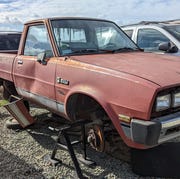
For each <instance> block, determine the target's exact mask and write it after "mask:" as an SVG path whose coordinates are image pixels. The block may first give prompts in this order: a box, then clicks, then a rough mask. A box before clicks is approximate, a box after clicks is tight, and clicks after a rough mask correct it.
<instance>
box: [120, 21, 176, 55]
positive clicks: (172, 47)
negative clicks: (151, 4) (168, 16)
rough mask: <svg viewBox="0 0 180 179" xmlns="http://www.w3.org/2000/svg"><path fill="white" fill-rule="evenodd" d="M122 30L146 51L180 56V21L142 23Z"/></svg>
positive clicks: (127, 26)
mask: <svg viewBox="0 0 180 179" xmlns="http://www.w3.org/2000/svg"><path fill="white" fill-rule="evenodd" d="M121 28H122V30H123V31H124V32H125V33H126V34H127V35H128V36H129V37H130V38H131V39H132V40H133V41H134V42H135V43H136V44H137V45H138V46H139V47H140V48H141V49H144V51H147V52H156V53H171V54H173V55H178V56H179V55H180V20H174V21H164V22H140V23H139V24H133V25H126V26H122V27H121Z"/></svg>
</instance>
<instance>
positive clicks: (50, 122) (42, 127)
mask: <svg viewBox="0 0 180 179" xmlns="http://www.w3.org/2000/svg"><path fill="white" fill-rule="evenodd" d="M48 115H49V113H48V112H46V113H42V114H40V115H36V118H37V121H36V123H35V124H34V125H33V126H30V127H29V128H28V130H27V131H28V133H29V135H31V136H32V137H33V138H34V140H35V141H36V142H38V143H39V145H41V146H42V147H43V148H45V149H47V150H48V151H49V155H50V154H51V153H52V150H53V149H54V146H55V143H56V140H55V139H56V137H57V134H58V133H57V132H53V131H52V130H50V129H49V128H48V127H49V126H51V127H56V128H58V127H63V126H64V125H66V123H64V119H63V118H51V117H49V116H48ZM62 121H63V122H62ZM59 149H60V151H62V149H61V148H59ZM75 153H76V155H77V158H78V156H79V155H81V154H82V150H81V145H78V146H76V147H75ZM63 154H64V152H63ZM67 154H68V155H69V153H68V152H67ZM87 155H88V157H90V156H91V157H90V158H91V160H93V161H95V162H96V164H97V166H96V167H92V168H90V167H87V166H85V165H81V164H80V166H81V169H82V172H83V174H85V175H86V176H88V177H89V178H93V179H94V178H105V177H106V176H107V175H108V176H109V175H110V176H112V178H113V176H114V177H115V178H124V177H125V178H129V176H131V177H133V178H136V177H138V176H137V175H135V174H134V173H133V172H132V170H131V166H130V165H129V164H128V163H126V162H124V161H121V160H119V159H115V158H112V157H111V156H109V155H108V154H105V153H99V152H97V151H95V150H93V149H92V148H90V147H87ZM57 156H58V157H59V158H60V160H62V164H60V165H58V167H59V169H60V168H61V166H64V167H66V168H68V169H69V170H73V169H74V172H75V168H74V165H73V163H72V161H71V162H70V163H71V164H70V165H69V164H68V163H67V162H66V160H67V158H66V157H65V158H64V156H63V155H61V152H59V153H58V155H57ZM63 158H64V159H63ZM69 158H70V157H69ZM42 160H43V157H42ZM64 161H65V162H64ZM97 168H98V169H97ZM95 170H98V171H100V172H94V171H95ZM125 171H127V172H125ZM94 173H95V174H94ZM69 177H70V178H73V177H71V176H69Z"/></svg>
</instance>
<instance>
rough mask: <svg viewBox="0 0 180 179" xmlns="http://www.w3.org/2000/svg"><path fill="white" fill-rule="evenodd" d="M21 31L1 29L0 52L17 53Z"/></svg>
mask: <svg viewBox="0 0 180 179" xmlns="http://www.w3.org/2000/svg"><path fill="white" fill-rule="evenodd" d="M20 39H21V32H16V31H0V53H17V50H18V48H19V42H20Z"/></svg>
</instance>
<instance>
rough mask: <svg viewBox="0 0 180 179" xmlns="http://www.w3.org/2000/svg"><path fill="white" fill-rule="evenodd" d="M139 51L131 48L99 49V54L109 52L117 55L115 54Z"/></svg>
mask: <svg viewBox="0 0 180 179" xmlns="http://www.w3.org/2000/svg"><path fill="white" fill-rule="evenodd" d="M136 50H139V49H138V48H130V47H123V48H118V49H99V52H101V51H102V52H107V53H115V52H127V51H136Z"/></svg>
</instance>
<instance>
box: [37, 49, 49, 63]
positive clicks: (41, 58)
mask: <svg viewBox="0 0 180 179" xmlns="http://www.w3.org/2000/svg"><path fill="white" fill-rule="evenodd" d="M37 62H39V63H40V64H42V65H47V60H46V52H41V53H39V54H38V55H37Z"/></svg>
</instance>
